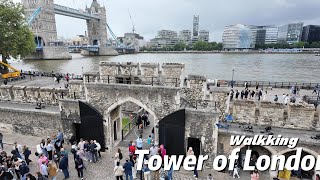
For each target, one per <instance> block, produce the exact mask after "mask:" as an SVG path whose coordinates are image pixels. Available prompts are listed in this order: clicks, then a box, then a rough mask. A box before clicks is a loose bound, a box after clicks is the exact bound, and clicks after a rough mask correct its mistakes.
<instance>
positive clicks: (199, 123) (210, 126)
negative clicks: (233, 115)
mask: <svg viewBox="0 0 320 180" xmlns="http://www.w3.org/2000/svg"><path fill="white" fill-rule="evenodd" d="M185 112H186V125H185V127H186V133H185V136H186V141H185V142H186V147H187V148H188V144H187V143H188V138H189V137H190V138H198V139H199V140H200V141H201V154H202V155H209V159H208V160H207V161H206V165H207V166H209V167H212V164H213V159H214V157H215V156H216V146H215V141H217V139H216V138H215V136H214V134H215V131H216V128H215V122H216V117H217V116H218V115H217V113H214V112H211V111H205V110H196V109H186V111H185Z"/></svg>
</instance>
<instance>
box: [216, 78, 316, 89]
mask: <svg viewBox="0 0 320 180" xmlns="http://www.w3.org/2000/svg"><path fill="white" fill-rule="evenodd" d="M219 82H220V86H226V85H227V86H231V83H232V84H233V86H234V87H244V84H245V82H247V84H248V87H255V86H256V85H258V84H259V88H260V87H266V88H268V87H272V88H291V87H292V86H296V87H300V89H313V88H314V87H315V86H319V84H320V83H312V82H308V83H307V82H271V81H236V80H234V81H231V80H219ZM221 83H223V84H221Z"/></svg>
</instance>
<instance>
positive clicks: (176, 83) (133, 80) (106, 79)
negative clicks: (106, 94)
mask: <svg viewBox="0 0 320 180" xmlns="http://www.w3.org/2000/svg"><path fill="white" fill-rule="evenodd" d="M84 80H85V82H88V83H89V82H94V81H96V80H98V81H100V82H103V83H107V84H139V85H150V86H157V85H158V86H164V85H166V86H173V87H180V83H181V82H180V78H161V77H139V76H111V75H103V76H102V75H84Z"/></svg>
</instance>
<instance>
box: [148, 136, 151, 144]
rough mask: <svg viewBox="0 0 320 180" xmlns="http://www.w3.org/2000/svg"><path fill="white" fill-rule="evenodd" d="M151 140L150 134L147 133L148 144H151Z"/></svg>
mask: <svg viewBox="0 0 320 180" xmlns="http://www.w3.org/2000/svg"><path fill="white" fill-rule="evenodd" d="M151 140H152V138H151V135H149V137H148V145H149V146H150V145H151Z"/></svg>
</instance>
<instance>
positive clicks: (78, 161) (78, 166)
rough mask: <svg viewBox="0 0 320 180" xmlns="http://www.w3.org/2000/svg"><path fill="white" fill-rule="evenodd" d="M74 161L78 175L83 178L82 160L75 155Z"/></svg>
mask: <svg viewBox="0 0 320 180" xmlns="http://www.w3.org/2000/svg"><path fill="white" fill-rule="evenodd" d="M74 163H75V167H76V170H77V172H78V177H79V178H81V179H83V168H84V164H83V160H82V159H81V158H80V156H77V157H76V159H75V161H74Z"/></svg>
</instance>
